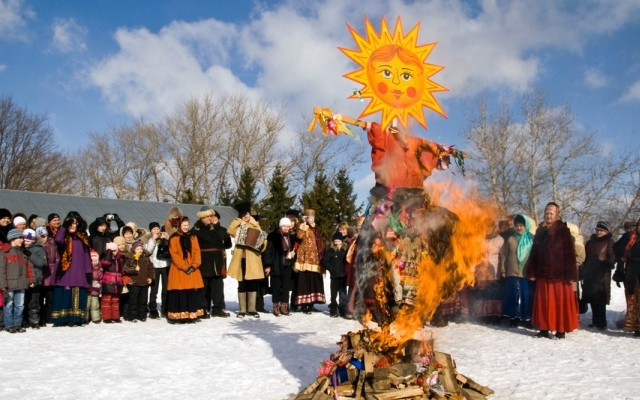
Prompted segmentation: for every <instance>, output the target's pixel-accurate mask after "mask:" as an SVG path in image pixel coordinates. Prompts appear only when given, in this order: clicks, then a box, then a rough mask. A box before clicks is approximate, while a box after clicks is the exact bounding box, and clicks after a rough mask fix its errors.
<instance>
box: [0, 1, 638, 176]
mask: <svg viewBox="0 0 640 400" xmlns="http://www.w3.org/2000/svg"><path fill="white" fill-rule="evenodd" d="M364 4H366V6H364ZM365 15H366V16H368V17H369V18H370V19H371V21H372V22H373V23H374V25H376V26H379V23H380V16H381V15H384V16H386V18H387V21H389V24H390V25H391V26H394V22H395V18H396V17H397V16H401V17H402V19H403V25H404V28H405V32H407V31H408V30H409V29H410V28H411V27H413V26H414V25H415V24H416V23H417V22H418V21H420V23H421V27H420V39H421V40H420V43H431V42H438V45H437V46H436V47H435V49H434V51H433V52H432V53H431V55H430V56H429V58H428V60H427V61H428V62H430V63H434V64H439V65H443V66H444V67H445V69H444V70H443V71H441V72H440V73H438V74H437V75H435V77H434V78H433V79H434V80H435V81H436V82H438V83H441V84H443V85H444V86H446V87H448V88H449V91H448V92H446V93H437V94H436V97H437V98H438V100H439V101H440V103H441V104H442V106H443V108H444V110H445V112H446V113H447V115H448V118H447V119H445V118H442V117H440V116H439V115H437V114H435V113H433V112H429V111H427V122H428V124H429V129H428V131H424V130H421V129H419V130H416V132H414V133H415V134H418V135H422V136H425V137H428V138H430V139H433V140H436V141H439V142H443V143H446V144H456V145H457V146H458V147H461V148H463V147H464V142H463V141H462V139H461V138H460V133H461V132H462V130H463V129H464V128H465V127H466V119H465V112H466V111H467V110H468V109H469V107H470V105H472V104H473V103H474V101H475V99H476V98H477V96H478V95H481V94H483V95H486V96H487V97H488V98H489V99H490V101H496V102H497V99H500V98H514V99H516V98H518V96H519V95H520V94H521V93H522V92H523V91H525V90H527V89H530V88H539V89H543V90H545V91H546V93H547V95H548V100H549V103H550V105H551V106H558V105H569V106H570V107H571V110H572V111H573V112H574V114H575V115H576V123H577V124H578V125H579V126H581V127H583V128H584V129H586V130H589V131H591V132H594V133H595V134H596V135H597V137H598V140H600V141H601V143H602V145H603V146H605V147H606V148H611V149H613V150H614V151H615V150H622V149H625V148H628V147H629V145H633V146H637V144H638V143H639V142H640V140H639V139H638V137H639V128H638V126H640V116H639V114H640V112H639V105H640V1H636V0H620V1H608V0H584V1H572V0H564V1H562V0H540V1H530V0H514V1H498V0H485V1H462V0H450V1H449V0H435V1H408V0H405V1H401V0H396V1H393V0H392V1H385V0H370V1H367V2H360V1H344V0H319V1H305V0H302V1H269V2H266V1H264V2H260V1H246V0H238V1H233V2H231V1H222V0H220V1H204V0H202V1H195V0H192V1H177V0H176V1H151V0H137V1H124V0H109V1H106V0H102V1H98V0H96V1H80V0H68V1H49V0H38V1H30V0H0V95H10V96H12V98H13V100H14V101H15V102H16V103H17V104H18V105H19V106H21V107H25V108H27V109H28V110H29V111H31V112H35V113H40V114H44V115H47V116H48V118H49V122H50V124H51V127H52V128H53V130H54V132H55V135H56V140H57V141H58V144H59V145H60V146H61V147H62V148H63V149H74V148H76V147H77V146H79V145H83V144H85V143H87V135H88V133H89V132H105V131H108V130H109V128H110V127H114V126H119V125H121V124H123V123H127V122H130V121H131V119H132V118H133V117H144V118H145V119H147V120H153V119H155V118H158V117H160V116H163V115H165V114H167V113H173V112H174V111H175V110H176V107H177V106H179V105H180V104H182V103H183V102H184V101H185V99H187V98H193V97H198V96H201V95H203V94H205V93H213V94H214V95H215V94H216V93H246V94H247V95H248V96H251V97H256V98H264V99H266V100H268V101H271V102H273V103H275V104H281V105H283V106H284V107H285V110H286V115H287V117H286V118H287V121H286V122H287V129H288V130H291V131H294V130H299V129H302V128H304V127H305V126H306V123H307V122H308V120H309V119H310V118H311V112H312V109H313V106H330V107H332V108H333V109H334V110H335V111H339V112H341V113H343V114H348V115H353V116H357V115H358V114H359V113H360V112H361V111H362V109H363V107H364V105H363V103H361V102H358V101H356V100H347V97H348V96H349V95H350V94H351V91H352V90H353V89H354V87H355V86H356V85H355V83H354V82H352V81H349V80H347V79H346V78H343V77H342V75H343V74H345V73H347V72H349V71H351V70H353V69H354V68H355V65H354V64H353V63H351V62H350V61H349V60H348V59H347V57H346V56H344V55H343V54H342V53H341V52H340V51H339V50H338V49H337V47H338V46H342V47H347V48H355V44H354V42H353V39H352V38H351V36H350V35H349V32H348V30H347V27H346V25H345V24H347V23H348V24H350V25H352V26H353V27H354V28H356V29H357V30H358V31H359V32H360V33H361V34H363V33H364V31H363V29H362V27H363V18H364V16H365ZM303 117H304V118H303ZM378 118H379V117H378ZM369 119H370V120H372V119H374V118H369ZM376 120H377V119H376ZM342 139H345V140H349V139H347V138H342ZM371 183H372V178H371V174H368V175H367V176H366V177H362V184H363V185H365V186H367V187H369V186H370V185H371Z"/></svg>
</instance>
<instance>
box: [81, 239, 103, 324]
mask: <svg viewBox="0 0 640 400" xmlns="http://www.w3.org/2000/svg"><path fill="white" fill-rule="evenodd" d="M89 255H90V256H91V268H92V272H91V288H90V289H89V295H88V296H87V312H86V315H85V320H86V321H87V322H89V321H91V322H93V323H94V324H99V323H100V322H102V314H101V313H100V289H101V288H102V284H101V283H100V281H101V280H102V275H103V273H102V265H100V255H99V254H98V252H97V251H95V250H93V249H92V250H91V252H89Z"/></svg>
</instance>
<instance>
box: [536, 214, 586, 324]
mask: <svg viewBox="0 0 640 400" xmlns="http://www.w3.org/2000/svg"><path fill="white" fill-rule="evenodd" d="M526 277H527V279H535V285H536V288H535V296H534V303H533V310H532V317H531V323H532V324H533V325H534V326H536V327H538V328H539V329H540V331H541V332H544V331H546V332H548V331H556V332H557V333H556V336H558V335H562V336H563V334H564V333H566V332H573V331H574V330H576V329H578V326H579V323H578V301H577V298H576V295H575V292H574V291H573V286H572V282H576V281H577V280H578V271H577V268H576V252H575V247H574V244H573V239H572V237H571V232H570V231H569V228H568V227H567V225H566V224H565V223H564V222H563V221H560V220H556V221H555V222H554V223H552V224H551V225H550V226H545V225H540V226H539V227H538V229H537V230H536V234H535V237H534V239H533V246H532V248H531V253H530V254H529V260H528V262H527V266H526ZM559 337H561V336H559Z"/></svg>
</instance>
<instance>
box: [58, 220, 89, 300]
mask: <svg viewBox="0 0 640 400" xmlns="http://www.w3.org/2000/svg"><path fill="white" fill-rule="evenodd" d="M66 233H67V229H66V228H65V227H62V226H61V227H60V229H58V232H56V237H55V240H56V244H57V245H58V247H59V248H64V238H65V235H66ZM72 240H73V250H72V251H71V265H70V266H69V269H68V270H67V272H65V273H64V274H63V275H62V276H58V269H59V268H61V267H60V264H58V265H57V266H56V267H55V269H54V270H52V271H51V285H53V286H64V287H84V288H87V289H88V288H89V287H90V285H89V283H88V282H87V274H91V273H92V272H93V268H92V267H91V256H90V255H89V248H88V247H87V246H85V244H84V243H83V242H82V240H80V239H78V238H76V237H74V238H73V239H72ZM61 258H62V257H61Z"/></svg>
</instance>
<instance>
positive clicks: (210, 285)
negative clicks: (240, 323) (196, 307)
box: [191, 206, 232, 318]
mask: <svg viewBox="0 0 640 400" xmlns="http://www.w3.org/2000/svg"><path fill="white" fill-rule="evenodd" d="M196 215H197V216H198V218H199V220H198V221H197V222H196V223H195V224H194V226H193V228H192V229H191V232H192V233H193V234H194V235H195V236H196V237H197V238H198V244H199V245H200V258H201V260H202V264H201V265H200V273H201V274H202V281H203V283H204V294H205V302H206V303H205V316H204V318H208V317H209V316H208V314H207V313H208V312H209V310H211V315H212V316H214V317H228V316H229V315H230V314H229V313H228V312H227V311H225V304H224V278H226V276H227V275H226V267H227V259H226V252H225V250H226V249H230V248H231V245H232V243H231V236H229V234H228V233H227V228H224V227H221V226H220V214H218V212H217V211H215V210H213V209H212V208H211V207H209V206H203V207H202V208H201V209H200V211H199V212H198V213H197V214H196ZM212 303H213V306H212Z"/></svg>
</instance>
